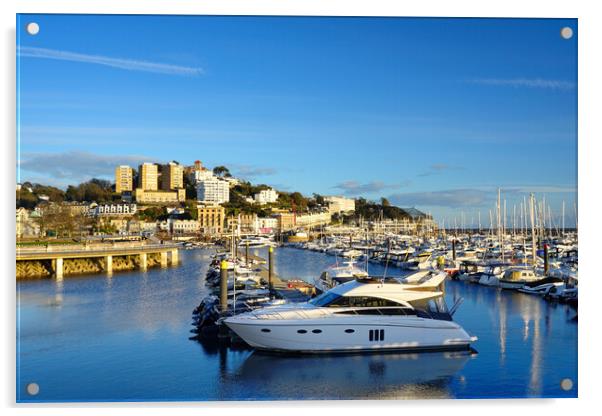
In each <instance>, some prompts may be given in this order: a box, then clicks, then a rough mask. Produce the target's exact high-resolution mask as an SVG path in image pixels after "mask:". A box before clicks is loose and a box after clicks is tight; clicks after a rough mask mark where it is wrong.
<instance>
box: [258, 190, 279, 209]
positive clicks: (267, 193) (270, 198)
mask: <svg viewBox="0 0 602 416" xmlns="http://www.w3.org/2000/svg"><path fill="white" fill-rule="evenodd" d="M277 199H278V193H277V192H276V191H274V190H273V189H272V188H269V189H263V190H261V191H259V193H256V194H255V202H257V203H258V204H261V205H265V204H271V203H273V202H276V200H277Z"/></svg>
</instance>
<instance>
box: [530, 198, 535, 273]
mask: <svg viewBox="0 0 602 416" xmlns="http://www.w3.org/2000/svg"><path fill="white" fill-rule="evenodd" d="M530 206H531V209H530V211H531V255H532V256H533V266H535V254H536V253H535V195H533V194H531V196H530Z"/></svg>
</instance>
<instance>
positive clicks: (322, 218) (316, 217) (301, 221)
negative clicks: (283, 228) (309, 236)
mask: <svg viewBox="0 0 602 416" xmlns="http://www.w3.org/2000/svg"><path fill="white" fill-rule="evenodd" d="M331 221H332V213H331V212H330V211H324V212H313V213H309V214H300V215H297V217H296V218H295V225H296V226H297V227H316V226H320V225H328V224H330V222H331Z"/></svg>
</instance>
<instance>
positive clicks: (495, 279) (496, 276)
mask: <svg viewBox="0 0 602 416" xmlns="http://www.w3.org/2000/svg"><path fill="white" fill-rule="evenodd" d="M503 274H504V270H503V269H502V265H501V264H490V265H489V266H488V267H487V270H485V271H484V272H483V273H482V274H481V276H480V277H479V281H478V283H479V284H480V285H483V286H494V287H498V286H499V285H500V278H501V277H502V275H503Z"/></svg>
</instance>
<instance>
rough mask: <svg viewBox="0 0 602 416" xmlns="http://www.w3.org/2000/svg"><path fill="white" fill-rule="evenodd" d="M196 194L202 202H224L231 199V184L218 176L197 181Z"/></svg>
mask: <svg viewBox="0 0 602 416" xmlns="http://www.w3.org/2000/svg"><path fill="white" fill-rule="evenodd" d="M196 196H197V200H198V201H199V203H202V204H223V203H224V202H228V201H230V186H229V185H228V182H226V181H223V180H221V179H217V178H212V179H206V180H202V181H199V182H198V183H197V187H196Z"/></svg>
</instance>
